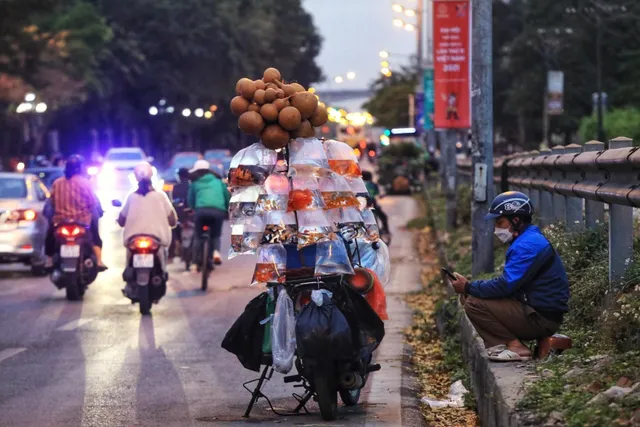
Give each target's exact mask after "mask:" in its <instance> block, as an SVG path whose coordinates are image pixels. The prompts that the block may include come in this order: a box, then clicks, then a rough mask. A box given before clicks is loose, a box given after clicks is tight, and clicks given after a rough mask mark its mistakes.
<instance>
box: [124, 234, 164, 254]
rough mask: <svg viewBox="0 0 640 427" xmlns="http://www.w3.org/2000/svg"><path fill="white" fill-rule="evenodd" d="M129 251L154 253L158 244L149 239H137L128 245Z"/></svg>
mask: <svg viewBox="0 0 640 427" xmlns="http://www.w3.org/2000/svg"><path fill="white" fill-rule="evenodd" d="M129 249H130V250H132V251H136V252H154V251H156V250H158V243H157V242H156V241H155V240H153V239H151V238H149V237H138V238H136V239H134V240H133V241H132V242H131V243H130V245H129Z"/></svg>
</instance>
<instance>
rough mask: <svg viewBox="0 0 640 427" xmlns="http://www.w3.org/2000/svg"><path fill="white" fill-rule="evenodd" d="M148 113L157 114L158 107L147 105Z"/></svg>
mask: <svg viewBox="0 0 640 427" xmlns="http://www.w3.org/2000/svg"><path fill="white" fill-rule="evenodd" d="M149 115H150V116H157V115H158V107H149Z"/></svg>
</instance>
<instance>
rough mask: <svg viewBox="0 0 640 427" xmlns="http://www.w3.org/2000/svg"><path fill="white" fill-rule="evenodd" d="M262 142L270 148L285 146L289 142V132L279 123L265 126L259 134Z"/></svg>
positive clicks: (275, 148)
mask: <svg viewBox="0 0 640 427" xmlns="http://www.w3.org/2000/svg"><path fill="white" fill-rule="evenodd" d="M260 137H261V139H262V144H263V145H264V146H265V147H267V148H270V149H272V150H277V149H279V148H283V147H285V146H286V145H287V144H288V143H289V139H290V136H289V132H287V131H286V130H284V129H282V127H280V125H277V124H274V125H269V126H267V127H266V128H265V129H264V131H263V132H262V134H261V135H260Z"/></svg>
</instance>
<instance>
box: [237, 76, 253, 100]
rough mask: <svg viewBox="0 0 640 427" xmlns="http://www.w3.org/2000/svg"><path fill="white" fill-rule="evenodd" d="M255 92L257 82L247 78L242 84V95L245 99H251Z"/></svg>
mask: <svg viewBox="0 0 640 427" xmlns="http://www.w3.org/2000/svg"><path fill="white" fill-rule="evenodd" d="M255 92H256V84H255V83H254V82H253V80H249V79H247V80H245V81H243V82H242V84H241V85H240V95H242V96H243V97H244V98H245V99H248V100H251V99H252V98H253V94H254V93H255Z"/></svg>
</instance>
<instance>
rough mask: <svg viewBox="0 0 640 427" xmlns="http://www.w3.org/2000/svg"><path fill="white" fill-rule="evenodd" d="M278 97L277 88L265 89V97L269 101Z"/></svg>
mask: <svg viewBox="0 0 640 427" xmlns="http://www.w3.org/2000/svg"><path fill="white" fill-rule="evenodd" d="M277 97H278V92H276V90H275V89H273V88H269V89H267V90H265V91H264V99H265V100H266V101H267V102H273V101H275V100H276V98H277Z"/></svg>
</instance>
